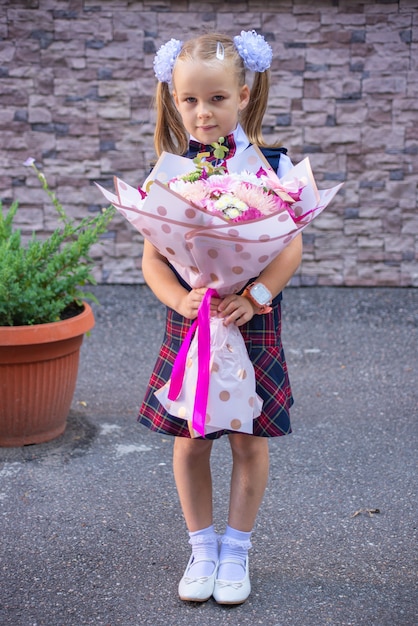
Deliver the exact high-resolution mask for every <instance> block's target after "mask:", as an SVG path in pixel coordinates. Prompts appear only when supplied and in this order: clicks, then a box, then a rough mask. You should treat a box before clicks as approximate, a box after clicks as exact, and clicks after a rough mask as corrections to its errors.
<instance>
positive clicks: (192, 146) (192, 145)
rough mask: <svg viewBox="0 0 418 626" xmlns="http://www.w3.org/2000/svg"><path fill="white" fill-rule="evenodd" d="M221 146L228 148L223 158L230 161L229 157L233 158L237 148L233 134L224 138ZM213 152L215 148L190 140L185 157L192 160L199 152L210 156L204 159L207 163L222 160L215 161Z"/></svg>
mask: <svg viewBox="0 0 418 626" xmlns="http://www.w3.org/2000/svg"><path fill="white" fill-rule="evenodd" d="M222 145H223V146H225V147H226V148H228V152H227V154H226V157H225V158H226V159H230V158H231V157H233V156H234V154H235V153H236V151H237V146H236V144H235V139H234V135H233V133H231V135H227V136H226V137H225V141H224V142H223V144H222ZM214 150H215V148H214V147H213V146H211V145H206V144H204V143H200V142H199V141H194V140H193V139H190V141H189V150H188V152H187V154H186V155H185V156H187V157H188V158H189V159H194V158H195V157H196V156H197V155H198V154H199V153H200V152H210V156H208V157H206V159H207V160H208V161H213V160H215V161H219V160H222V159H216V157H214V156H213V151H214Z"/></svg>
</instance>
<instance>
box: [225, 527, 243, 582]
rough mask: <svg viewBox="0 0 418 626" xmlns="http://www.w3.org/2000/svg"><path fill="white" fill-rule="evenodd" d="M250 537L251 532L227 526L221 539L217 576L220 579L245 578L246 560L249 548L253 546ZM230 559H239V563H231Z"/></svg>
mask: <svg viewBox="0 0 418 626" xmlns="http://www.w3.org/2000/svg"><path fill="white" fill-rule="evenodd" d="M250 538H251V532H243V531H241V530H235V528H231V527H230V526H227V527H226V531H225V534H224V536H223V537H222V539H221V550H220V554H219V570H218V573H217V578H219V579H220V580H242V579H243V578H244V576H245V562H246V558H247V555H248V550H249V549H250V548H251V541H250ZM230 559H231V560H233V561H238V563H230V562H229V561H230Z"/></svg>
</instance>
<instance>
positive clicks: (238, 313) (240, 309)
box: [218, 234, 302, 326]
mask: <svg viewBox="0 0 418 626" xmlns="http://www.w3.org/2000/svg"><path fill="white" fill-rule="evenodd" d="M301 260H302V234H299V235H297V236H296V237H295V238H294V239H293V241H292V242H291V243H290V244H289V245H288V246H287V247H286V248H285V249H284V250H282V252H281V253H280V254H279V255H278V256H276V258H274V259H273V260H272V261H271V262H270V263H269V265H267V267H265V268H264V270H263V271H262V272H261V274H260V275H259V276H258V278H257V281H256V282H260V283H263V285H265V286H266V287H267V289H268V290H269V291H270V292H271V294H272V296H273V298H275V297H276V296H277V295H278V294H279V293H280V292H281V291H282V290H283V289H284V288H285V286H286V285H287V283H288V282H289V280H290V279H291V278H292V276H293V274H294V273H295V272H296V270H297V268H298V267H299V265H300V263H301ZM218 311H219V314H220V315H221V317H223V318H224V319H225V324H226V325H228V324H231V323H235V324H236V325H237V326H242V325H243V324H245V323H246V322H249V321H250V319H251V318H252V317H253V315H254V314H255V313H256V312H257V309H256V307H255V306H254V305H253V304H252V302H251V301H250V300H249V299H248V298H246V297H245V296H238V295H236V294H230V295H229V296H226V297H225V298H224V299H223V300H222V301H221V302H220V303H219V306H218Z"/></svg>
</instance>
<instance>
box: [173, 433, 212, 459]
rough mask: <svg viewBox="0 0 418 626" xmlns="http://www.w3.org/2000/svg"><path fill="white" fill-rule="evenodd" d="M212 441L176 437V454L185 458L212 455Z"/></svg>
mask: <svg viewBox="0 0 418 626" xmlns="http://www.w3.org/2000/svg"><path fill="white" fill-rule="evenodd" d="M212 443H213V442H212V441H211V440H208V439H206V440H205V439H188V438H187V437H176V438H175V440H174V454H179V455H181V456H182V457H183V458H186V457H187V458H189V459H193V458H201V457H203V456H206V455H210V453H211V449H212Z"/></svg>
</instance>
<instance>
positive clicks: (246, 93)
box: [238, 85, 250, 111]
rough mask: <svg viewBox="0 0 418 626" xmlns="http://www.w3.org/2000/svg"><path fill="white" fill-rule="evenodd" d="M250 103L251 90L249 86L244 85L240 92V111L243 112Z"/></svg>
mask: <svg viewBox="0 0 418 626" xmlns="http://www.w3.org/2000/svg"><path fill="white" fill-rule="evenodd" d="M249 101H250V88H249V87H248V85H243V86H242V87H241V89H240V92H239V105H238V107H239V110H240V111H243V110H244V109H245V107H246V106H247V105H248V103H249Z"/></svg>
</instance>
